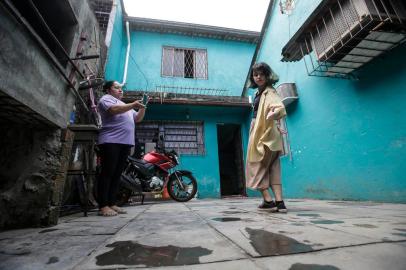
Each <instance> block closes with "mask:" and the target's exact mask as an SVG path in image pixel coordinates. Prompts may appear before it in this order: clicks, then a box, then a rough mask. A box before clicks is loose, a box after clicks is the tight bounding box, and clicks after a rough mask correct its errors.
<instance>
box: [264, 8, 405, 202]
mask: <svg viewBox="0 0 406 270" xmlns="http://www.w3.org/2000/svg"><path fill="white" fill-rule="evenodd" d="M318 3H319V1H298V5H297V7H296V9H295V10H294V12H293V14H292V15H290V16H287V15H282V14H281V13H280V11H279V8H278V7H277V6H276V8H274V10H273V14H272V16H271V19H270V24H269V27H268V31H267V33H266V35H265V37H264V43H263V46H262V49H261V51H260V52H259V55H258V61H265V62H267V63H269V64H270V65H271V67H272V68H273V69H274V70H275V71H276V72H277V73H278V74H279V75H280V83H283V82H295V83H296V84H297V87H298V93H299V100H298V102H297V103H296V104H293V105H291V107H289V108H288V118H287V124H288V130H289V136H290V144H291V149H292V159H291V160H290V159H289V157H285V158H283V159H282V166H283V184H284V193H285V196H286V197H290V198H299V197H302V198H303V197H308V198H318V199H351V200H374V201H387V202H403V203H405V202H406V179H405V178H406V176H405V166H406V106H405V101H406V91H405V89H406V88H405V85H406V46H405V45H402V46H400V47H398V48H396V49H394V50H392V51H390V52H389V53H387V54H386V55H384V56H381V57H379V58H377V59H374V60H373V61H372V62H370V63H369V64H368V65H366V66H365V67H364V68H362V69H361V70H360V71H359V72H358V73H357V75H358V77H359V80H358V81H350V80H343V79H333V78H322V77H310V76H308V75H307V73H306V68H305V65H304V62H303V60H302V61H300V62H296V63H283V62H281V61H280V59H281V58H282V56H281V51H282V48H283V46H284V45H285V44H286V43H287V42H288V40H289V39H290V37H291V36H292V35H294V34H295V32H296V30H297V29H298V28H299V27H300V25H301V24H302V23H303V21H304V20H305V19H306V18H307V16H308V15H309V14H310V13H311V12H312V11H313V9H314V8H315V7H316V6H317V4H318Z"/></svg>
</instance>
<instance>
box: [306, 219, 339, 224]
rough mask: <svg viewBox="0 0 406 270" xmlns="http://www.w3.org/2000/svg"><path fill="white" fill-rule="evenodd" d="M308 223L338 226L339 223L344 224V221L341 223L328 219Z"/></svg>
mask: <svg viewBox="0 0 406 270" xmlns="http://www.w3.org/2000/svg"><path fill="white" fill-rule="evenodd" d="M310 222H311V223H314V224H339V223H344V221H341V220H328V219H320V220H313V221H310Z"/></svg>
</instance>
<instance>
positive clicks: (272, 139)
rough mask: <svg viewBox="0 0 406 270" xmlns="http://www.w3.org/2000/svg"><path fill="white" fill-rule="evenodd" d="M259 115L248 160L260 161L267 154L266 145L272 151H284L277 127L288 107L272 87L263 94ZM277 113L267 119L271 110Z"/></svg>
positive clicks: (252, 134)
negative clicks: (272, 117)
mask: <svg viewBox="0 0 406 270" xmlns="http://www.w3.org/2000/svg"><path fill="white" fill-rule="evenodd" d="M261 95H262V96H261V100H260V102H259V106H258V112H257V117H256V121H255V125H254V128H253V129H252V131H251V134H250V138H249V142H248V151H247V161H248V162H260V161H261V160H262V159H263V158H264V155H265V147H267V148H268V149H269V150H271V151H282V150H283V141H282V135H281V133H280V131H279V129H278V127H277V121H276V120H279V119H281V118H282V117H284V116H286V109H285V106H284V105H283V103H282V100H281V98H280V97H279V95H278V94H277V93H276V91H275V89H273V88H272V87H267V88H266V89H265V90H264V91H263V92H262V94H261ZM271 110H272V111H274V112H275V113H276V115H275V117H274V119H270V120H267V119H266V116H267V115H268V113H269V112H270V111H271Z"/></svg>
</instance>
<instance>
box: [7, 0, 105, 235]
mask: <svg viewBox="0 0 406 270" xmlns="http://www.w3.org/2000/svg"><path fill="white" fill-rule="evenodd" d="M61 1H65V2H64V4H60V5H59V8H61V7H63V8H65V9H66V12H68V13H69V14H70V16H72V14H74V17H75V18H76V21H77V24H76V26H75V28H74V29H75V32H74V33H73V35H72V46H71V49H70V50H69V51H67V53H68V54H69V56H70V57H71V58H75V57H78V56H81V55H94V54H100V58H99V59H91V60H86V61H82V60H75V64H76V65H77V67H78V68H79V70H80V71H81V72H84V70H86V68H85V63H86V64H87V65H88V66H89V67H90V68H91V69H92V70H93V71H94V72H95V73H96V74H97V75H99V76H100V75H103V66H104V59H105V57H106V55H105V54H106V47H105V45H104V38H103V37H104V35H103V34H101V32H100V30H99V25H98V22H97V20H96V17H95V15H94V12H93V10H92V9H91V8H90V6H89V4H88V1H78V0H61ZM58 3H59V2H58ZM51 6H52V5H51ZM20 8H21V6H20ZM72 12H73V13H72ZM0 15H1V16H0V30H1V31H0V39H1V40H2V42H1V43H0V49H1V50H0V100H1V102H0V105H1V106H0V130H1V132H0V230H1V229H15V228H23V227H33V226H49V225H53V224H56V223H57V221H58V217H59V209H60V205H61V200H62V198H63V190H64V186H65V181H66V179H67V177H66V174H67V170H68V166H69V160H70V156H71V149H72V144H73V140H74V133H72V132H70V131H69V130H68V129H67V128H68V127H69V120H70V117H69V116H70V114H71V112H72V110H73V105H74V104H75V103H76V107H77V110H76V111H77V112H83V114H86V113H87V112H86V110H84V109H83V108H80V106H82V107H83V105H82V104H81V103H80V102H78V100H77V99H76V100H75V96H74V95H73V91H72V90H70V89H69V88H68V87H67V82H66V81H65V80H64V79H63V76H61V74H60V73H59V72H58V71H57V69H56V68H55V65H54V64H53V62H52V61H51V60H52V59H51V58H52V55H51V56H50V55H48V54H47V52H45V50H44V49H43V48H42V47H41V46H40V42H39V41H38V40H36V38H35V37H34V36H33V35H32V34H30V32H29V31H28V30H27V27H25V26H24V25H23V24H21V23H20V21H19V20H18V18H17V17H18V16H15V15H14V14H13V13H11V12H9V10H8V8H7V6H5V5H3V3H0ZM60 16H64V14H61V15H60ZM53 26H54V27H55V25H53ZM51 28H52V27H51ZM83 36H86V39H83ZM81 43H82V44H81ZM21 44H24V46H21ZM79 48H82V49H81V50H79ZM78 51H80V52H81V55H78V54H77V52H78ZM65 75H66V76H67V77H69V78H70V79H71V82H72V83H73V84H74V85H75V86H76V87H78V86H79V81H81V80H83V78H80V76H78V74H77V73H75V72H73V71H72V66H71V65H70V64H68V65H66V67H65ZM80 94H81V95H83V96H84V97H88V92H87V91H86V90H81V93H80ZM89 107H90V106H89ZM17 111H18V114H17V113H16V112H17ZM88 118H89V117H87V116H86V115H77V117H76V119H77V121H78V120H80V123H81V124H87V123H88V120H87V119H88ZM21 119H24V121H21ZM39 119H40V120H39ZM22 123H24V124H22Z"/></svg>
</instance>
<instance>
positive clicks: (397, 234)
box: [392, 233, 406, 237]
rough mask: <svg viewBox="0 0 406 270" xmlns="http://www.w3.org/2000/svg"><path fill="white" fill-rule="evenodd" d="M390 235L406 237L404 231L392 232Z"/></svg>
mask: <svg viewBox="0 0 406 270" xmlns="http://www.w3.org/2000/svg"><path fill="white" fill-rule="evenodd" d="M392 235H396V236H402V237H406V233H392Z"/></svg>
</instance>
